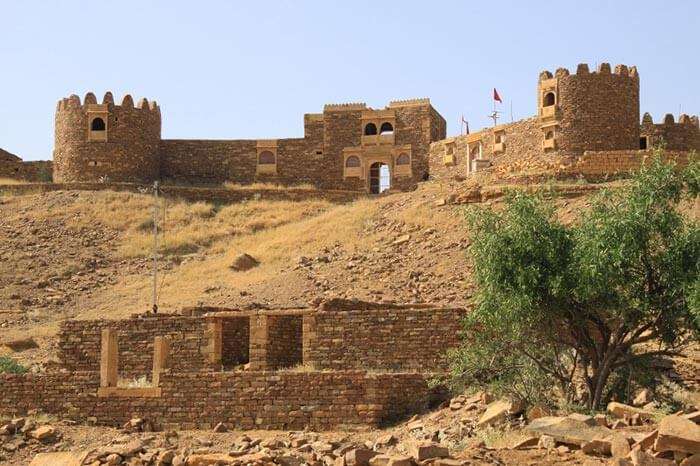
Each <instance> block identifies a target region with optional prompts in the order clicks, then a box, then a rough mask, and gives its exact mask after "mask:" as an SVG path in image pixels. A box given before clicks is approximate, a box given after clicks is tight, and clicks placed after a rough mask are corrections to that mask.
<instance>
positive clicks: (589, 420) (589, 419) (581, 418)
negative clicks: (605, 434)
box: [566, 413, 599, 426]
mask: <svg viewBox="0 0 700 466" xmlns="http://www.w3.org/2000/svg"><path fill="white" fill-rule="evenodd" d="M566 417H568V418H569V419H573V420H574V421H578V422H582V423H584V424H586V425H588V426H595V425H599V424H598V423H597V422H596V420H595V419H593V416H589V415H587V414H579V413H571V414H569V415H568V416H566Z"/></svg>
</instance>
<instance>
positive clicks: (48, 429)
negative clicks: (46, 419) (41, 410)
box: [29, 425, 56, 441]
mask: <svg viewBox="0 0 700 466" xmlns="http://www.w3.org/2000/svg"><path fill="white" fill-rule="evenodd" d="M55 433H56V429H54V428H53V426H50V425H45V426H41V427H39V428H37V429H35V430H33V431H31V433H30V434H29V436H30V437H32V438H34V439H37V440H40V441H44V440H48V439H50V438H52V437H53V436H54V434H55Z"/></svg>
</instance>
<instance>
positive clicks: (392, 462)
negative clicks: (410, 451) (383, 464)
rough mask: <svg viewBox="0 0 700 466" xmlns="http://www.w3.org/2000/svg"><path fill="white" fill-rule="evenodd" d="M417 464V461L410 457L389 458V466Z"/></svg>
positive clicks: (411, 465)
mask: <svg viewBox="0 0 700 466" xmlns="http://www.w3.org/2000/svg"><path fill="white" fill-rule="evenodd" d="M415 464H416V463H415V461H413V458H412V457H410V456H392V457H391V458H389V463H387V466H413V465H415Z"/></svg>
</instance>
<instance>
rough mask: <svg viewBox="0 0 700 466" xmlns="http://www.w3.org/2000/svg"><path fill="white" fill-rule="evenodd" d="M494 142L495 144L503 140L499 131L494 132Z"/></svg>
mask: <svg viewBox="0 0 700 466" xmlns="http://www.w3.org/2000/svg"><path fill="white" fill-rule="evenodd" d="M495 142H496V144H500V143H502V142H503V135H502V134H501V133H496V136H495Z"/></svg>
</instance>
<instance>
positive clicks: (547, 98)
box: [542, 92, 555, 107]
mask: <svg viewBox="0 0 700 466" xmlns="http://www.w3.org/2000/svg"><path fill="white" fill-rule="evenodd" d="M554 101H555V97H554V92H547V93H546V94H545V95H544V98H543V99H542V106H543V107H551V106H552V105H554Z"/></svg>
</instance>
